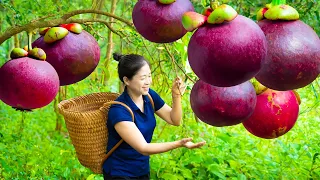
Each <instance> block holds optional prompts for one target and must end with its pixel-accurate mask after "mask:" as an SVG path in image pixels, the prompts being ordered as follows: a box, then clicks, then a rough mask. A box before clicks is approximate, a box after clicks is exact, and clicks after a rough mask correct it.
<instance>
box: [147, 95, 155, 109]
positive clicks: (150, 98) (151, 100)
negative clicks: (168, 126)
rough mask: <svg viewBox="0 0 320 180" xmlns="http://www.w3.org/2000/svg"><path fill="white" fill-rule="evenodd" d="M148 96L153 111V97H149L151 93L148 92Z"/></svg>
mask: <svg viewBox="0 0 320 180" xmlns="http://www.w3.org/2000/svg"><path fill="white" fill-rule="evenodd" d="M148 98H149V100H150V102H151V105H152V108H153V111H155V109H154V102H153V99H152V97H151V95H150V94H149V93H148Z"/></svg>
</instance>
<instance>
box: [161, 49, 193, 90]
mask: <svg viewBox="0 0 320 180" xmlns="http://www.w3.org/2000/svg"><path fill="white" fill-rule="evenodd" d="M164 47H165V49H166V50H167V52H168V54H169V55H170V57H171V59H172V60H173V62H174V63H175V64H176V65H177V66H178V67H179V69H180V70H181V71H182V72H183V74H184V75H186V77H187V78H188V79H189V80H190V81H191V82H193V83H194V84H195V83H196V82H195V81H194V80H193V79H192V78H191V77H190V76H188V74H187V73H186V72H185V71H184V69H183V68H182V67H180V66H179V64H178V63H177V62H176V60H175V59H174V57H173V55H172V54H171V52H170V51H169V50H168V48H167V47H166V45H164Z"/></svg>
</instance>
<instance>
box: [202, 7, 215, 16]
mask: <svg viewBox="0 0 320 180" xmlns="http://www.w3.org/2000/svg"><path fill="white" fill-rule="evenodd" d="M212 11H213V10H212V9H211V7H206V8H204V9H203V11H202V15H204V16H207V17H209V16H210V14H211V13H212Z"/></svg>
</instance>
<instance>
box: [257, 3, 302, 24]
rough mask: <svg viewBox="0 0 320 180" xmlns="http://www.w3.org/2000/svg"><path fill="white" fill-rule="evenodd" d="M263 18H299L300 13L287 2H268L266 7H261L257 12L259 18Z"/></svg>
mask: <svg viewBox="0 0 320 180" xmlns="http://www.w3.org/2000/svg"><path fill="white" fill-rule="evenodd" d="M262 19H268V20H286V21H291V20H298V19H299V13H298V11H297V10H296V9H294V8H293V7H291V6H289V5H286V4H278V5H273V4H272V3H270V4H267V5H266V7H264V8H261V9H260V10H259V11H258V13H257V20H258V21H261V20H262Z"/></svg>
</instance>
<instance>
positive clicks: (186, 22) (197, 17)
mask: <svg viewBox="0 0 320 180" xmlns="http://www.w3.org/2000/svg"><path fill="white" fill-rule="evenodd" d="M206 20H207V16H204V15H202V14H199V13H196V12H193V11H189V12H186V13H184V14H183V15H182V25H183V27H184V28H185V29H186V30H187V31H189V32H192V31H194V30H195V29H197V28H198V27H200V26H201V25H203V24H204V23H205V22H206Z"/></svg>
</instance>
